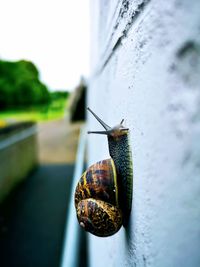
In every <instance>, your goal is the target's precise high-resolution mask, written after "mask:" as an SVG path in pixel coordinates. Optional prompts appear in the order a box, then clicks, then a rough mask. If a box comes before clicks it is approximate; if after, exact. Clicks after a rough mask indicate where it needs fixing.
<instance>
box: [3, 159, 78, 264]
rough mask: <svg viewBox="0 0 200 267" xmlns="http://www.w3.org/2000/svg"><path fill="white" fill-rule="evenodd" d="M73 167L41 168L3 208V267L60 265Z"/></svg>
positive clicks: (17, 190)
mask: <svg viewBox="0 0 200 267" xmlns="http://www.w3.org/2000/svg"><path fill="white" fill-rule="evenodd" d="M73 170H74V166H73V165H67V164H60V165H59V164H56V165H55V164H54V165H53V164H51V165H41V166H40V167H38V169H37V170H36V171H35V172H34V173H33V174H32V175H31V176H30V177H29V178H28V179H26V180H25V181H24V182H23V183H22V184H20V185H19V186H18V187H17V188H16V189H15V190H14V191H13V193H12V194H11V195H10V196H9V198H8V199H7V200H6V201H5V202H4V203H3V205H2V206H1V207H0V266H1V267H51V266H52V267H57V266H59V264H60V257H61V253H62V245H63V236H64V230H65V223H66V214H67V209H68V204H69V195H70V190H71V181H72V177H73Z"/></svg>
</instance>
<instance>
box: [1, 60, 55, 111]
mask: <svg viewBox="0 0 200 267" xmlns="http://www.w3.org/2000/svg"><path fill="white" fill-rule="evenodd" d="M50 100H51V97H50V93H49V91H48V89H47V87H46V86H45V85H44V84H43V83H42V82H41V81H40V80H39V72H38V70H37V68H36V66H35V65H34V64H33V63H32V62H30V61H25V60H20V61H16V62H9V61H3V60H0V109H1V110H2V109H8V108H13V107H14V108H20V107H26V106H29V105H32V106H35V105H41V104H47V103H49V102H50Z"/></svg>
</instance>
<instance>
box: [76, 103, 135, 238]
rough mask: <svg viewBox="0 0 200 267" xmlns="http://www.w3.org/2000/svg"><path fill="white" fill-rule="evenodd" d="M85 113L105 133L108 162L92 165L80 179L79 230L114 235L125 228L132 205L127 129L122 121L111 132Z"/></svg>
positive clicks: (77, 190) (78, 198)
mask: <svg viewBox="0 0 200 267" xmlns="http://www.w3.org/2000/svg"><path fill="white" fill-rule="evenodd" d="M88 110H89V111H90V112H91V113H92V114H93V116H94V117H95V118H96V119H97V120H98V121H99V123H100V124H101V125H102V126H103V127H104V129H105V131H89V132H88V133H95V134H105V135H107V138H108V146H109V153H110V156H111V158H110V159H104V160H102V161H99V162H96V163H95V164H93V165H92V166H90V167H89V168H88V169H87V170H86V171H85V172H84V173H83V175H82V176H81V178H80V180H79V181H78V184H77V186H76V190H75V208H76V212H77V218H78V221H79V224H80V226H81V227H83V228H84V229H85V230H86V231H88V232H90V233H92V234H94V235H96V236H100V237H106V236H111V235H113V234H115V233H116V232H117V231H118V230H119V229H120V228H121V226H122V225H123V226H124V227H126V226H127V224H128V219H129V215H130V212H131V205H132V180H133V175H132V173H133V172H132V156H131V149H130V145H129V141H128V133H129V129H128V128H125V127H124V126H123V122H124V120H122V121H121V123H120V124H119V125H117V126H115V127H113V128H111V127H110V126H108V125H107V124H106V123H105V122H103V121H102V120H101V119H100V118H99V117H98V116H97V115H96V114H95V113H94V112H93V111H92V110H91V109H90V108H88Z"/></svg>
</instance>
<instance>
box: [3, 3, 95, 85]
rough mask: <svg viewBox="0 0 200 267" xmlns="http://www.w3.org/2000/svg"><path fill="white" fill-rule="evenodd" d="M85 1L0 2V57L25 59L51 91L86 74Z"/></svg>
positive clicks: (87, 32) (87, 34) (87, 66)
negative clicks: (33, 65)
mask: <svg viewBox="0 0 200 267" xmlns="http://www.w3.org/2000/svg"><path fill="white" fill-rule="evenodd" d="M89 19H90V18H89V0H0V58H1V59H5V60H18V59H27V60H31V61H33V62H34V63H35V64H36V66H37V67H38V69H39V71H40V74H41V79H42V81H43V82H45V84H47V86H49V88H50V89H51V90H55V89H70V90H72V89H73V88H74V86H76V85H77V83H78V82H79V80H80V76H81V75H85V76H88V74H89Z"/></svg>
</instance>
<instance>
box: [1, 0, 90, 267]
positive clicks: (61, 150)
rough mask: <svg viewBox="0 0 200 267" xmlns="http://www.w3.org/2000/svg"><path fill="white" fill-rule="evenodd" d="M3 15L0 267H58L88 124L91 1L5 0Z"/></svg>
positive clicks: (83, 253)
mask: <svg viewBox="0 0 200 267" xmlns="http://www.w3.org/2000/svg"><path fill="white" fill-rule="evenodd" d="M0 10H1V16H0V33H1V35H0V38H1V39H0V259H1V260H0V266H8V267H10V266H43V267H44V266H59V264H60V262H61V255H62V249H63V242H64V232H65V223H66V218H67V215H68V205H69V203H68V202H69V196H70V194H71V183H72V178H73V173H74V165H75V159H76V150H77V142H78V138H79V133H80V128H81V127H82V125H83V124H84V120H85V98H86V89H87V79H88V75H89V42H90V37H89V35H90V28H89V0H86V1H81V0H80V1H66V0H58V1H54V0H51V1H47V0H44V1H39V0H36V1H32V0H30V1H25V0H18V1H12V0H8V1H7V0H6V1H5V0H2V1H0ZM83 242H84V238H83ZM81 253H82V254H81V255H82V258H83V259H84V257H85V256H84V255H85V251H82V252H81ZM85 261H86V260H85ZM82 264H83V265H82V266H84V264H86V263H84V262H83V261H82Z"/></svg>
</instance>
